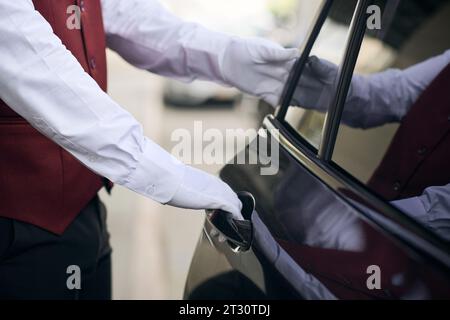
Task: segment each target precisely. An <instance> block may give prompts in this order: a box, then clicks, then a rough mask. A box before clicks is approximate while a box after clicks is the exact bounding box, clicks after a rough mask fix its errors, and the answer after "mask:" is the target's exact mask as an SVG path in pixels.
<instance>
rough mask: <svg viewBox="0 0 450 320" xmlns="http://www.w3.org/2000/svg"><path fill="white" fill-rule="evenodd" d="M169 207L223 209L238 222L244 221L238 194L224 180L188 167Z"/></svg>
mask: <svg viewBox="0 0 450 320" xmlns="http://www.w3.org/2000/svg"><path fill="white" fill-rule="evenodd" d="M167 204H168V205H171V206H174V207H178V208H183V209H196V210H201V209H222V210H224V211H227V212H230V213H231V214H232V215H233V218H234V219H236V220H244V218H243V217H242V214H241V209H242V203H241V201H240V200H239V198H238V197H237V195H236V193H235V192H234V191H233V190H232V189H231V188H230V187H229V186H228V185H227V184H226V183H225V182H223V181H222V180H220V179H219V178H217V177H215V176H213V175H210V174H208V173H206V172H204V171H201V170H198V169H196V168H193V167H189V166H186V171H185V174H184V177H183V180H182V182H181V185H180V186H179V188H178V190H177V192H176V193H175V195H174V197H173V198H172V200H170V201H169V202H168V203H167Z"/></svg>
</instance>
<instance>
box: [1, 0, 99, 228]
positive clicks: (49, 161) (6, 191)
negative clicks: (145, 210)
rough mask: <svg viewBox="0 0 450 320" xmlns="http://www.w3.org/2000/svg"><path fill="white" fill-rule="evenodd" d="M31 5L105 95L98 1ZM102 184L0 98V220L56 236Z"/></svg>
mask: <svg viewBox="0 0 450 320" xmlns="http://www.w3.org/2000/svg"><path fill="white" fill-rule="evenodd" d="M33 3H34V5H35V8H36V10H37V11H39V12H40V13H41V14H42V16H44V18H45V19H46V20H47V21H48V22H49V23H50V25H51V26H52V28H53V31H54V33H55V34H56V35H57V36H58V37H59V38H60V39H61V41H62V42H63V44H64V45H65V46H66V47H67V49H68V50H70V51H71V52H72V54H73V55H74V56H75V57H76V58H77V59H78V61H79V63H80V64H81V65H82V66H83V68H84V70H85V71H86V72H88V73H89V74H90V75H91V76H92V78H94V79H95V80H96V81H97V83H98V84H99V86H100V87H101V88H102V89H103V90H105V91H106V56H105V32H104V29H103V21H102V14H101V6H100V0H33ZM70 5H78V6H79V7H80V8H81V30H78V29H74V30H69V28H67V25H66V22H67V19H68V18H69V14H67V8H68V7H69V6H70ZM61 107H62V108H63V107H64V106H61ZM102 186H103V178H102V177H99V176H98V175H96V174H94V173H93V172H91V171H90V170H88V169H87V168H86V167H84V166H83V165H82V164H81V163H80V162H78V161H77V160H76V159H75V158H74V157H73V156H72V155H70V154H69V153H67V152H66V151H64V150H63V149H62V148H61V147H59V146H57V145H56V144H55V143H53V142H52V141H50V140H49V139H47V138H46V137H44V136H43V135H41V134H40V133H39V132H38V131H36V130H35V129H34V128H32V127H31V126H30V125H29V124H28V123H27V122H26V121H25V120H24V119H23V118H21V117H20V116H19V115H18V114H16V113H15V112H14V111H12V110H11V109H10V108H9V107H8V106H7V105H6V104H5V103H4V102H3V101H1V100H0V216H1V217H7V218H12V219H16V220H20V221H24V222H28V223H31V224H33V225H36V226H39V227H41V228H43V229H46V230H48V231H51V232H54V233H58V234H61V233H63V231H64V230H65V229H66V227H67V226H68V225H69V224H70V223H71V222H72V221H73V220H74V219H75V217H76V216H77V214H78V213H79V212H80V210H81V209H82V208H83V207H84V206H85V205H86V204H87V203H88V202H89V201H90V200H91V199H92V198H93V197H94V196H95V194H96V193H97V192H98V190H99V189H101V187H102Z"/></svg>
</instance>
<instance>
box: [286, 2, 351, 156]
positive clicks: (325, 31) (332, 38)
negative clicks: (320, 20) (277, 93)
mask: <svg viewBox="0 0 450 320" xmlns="http://www.w3.org/2000/svg"><path fill="white" fill-rule="evenodd" d="M356 3H357V1H353V0H352V1H334V2H333V4H332V7H331V9H330V13H329V16H328V18H327V20H326V21H325V23H324V25H323V27H322V29H321V31H320V33H319V36H318V38H317V40H316V42H315V43H314V46H313V48H312V50H311V54H310V55H311V58H310V60H311V61H315V60H316V57H321V58H323V59H326V60H327V61H330V62H332V63H333V64H339V63H341V62H342V60H343V58H344V53H345V49H346V42H347V37H348V33H349V29H350V22H351V20H352V16H353V13H354V10H355V7H356ZM309 65H310V62H308V63H307V66H306V67H305V71H304V72H303V74H302V76H301V79H300V82H299V83H300V85H299V86H298V87H297V90H296V92H295V93H294V95H293V99H292V101H291V103H290V104H291V107H290V108H289V109H288V112H287V115H286V121H287V123H288V124H289V125H290V126H291V127H292V128H293V129H295V130H296V131H297V132H298V133H299V134H300V135H301V136H302V137H303V138H304V139H305V140H306V141H308V142H309V143H310V144H311V145H312V146H313V147H314V148H316V149H318V147H319V144H320V140H321V134H322V128H323V124H324V119H325V117H324V113H323V112H324V111H326V110H327V108H328V104H329V102H330V98H331V97H332V92H333V89H334V83H335V81H336V80H337V78H336V76H337V73H329V74H327V77H326V78H324V77H321V78H322V79H321V80H323V82H322V81H319V82H313V81H310V80H311V77H314V78H316V76H320V75H319V74H312V73H311V72H310V71H311V68H310V67H309ZM323 71H324V72H327V70H323ZM317 110H319V111H321V112H318V111H317Z"/></svg>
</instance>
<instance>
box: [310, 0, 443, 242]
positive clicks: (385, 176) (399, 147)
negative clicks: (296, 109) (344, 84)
mask: <svg viewBox="0 0 450 320" xmlns="http://www.w3.org/2000/svg"><path fill="white" fill-rule="evenodd" d="M439 4H440V5H439ZM417 6H418V5H417V4H416V3H415V2H411V1H400V3H399V4H398V6H397V8H396V11H395V13H394V14H392V16H393V20H392V21H389V22H386V21H383V22H384V23H385V24H384V25H382V32H379V33H377V34H373V33H369V32H368V33H367V34H366V36H365V39H364V42H363V45H362V48H361V51H360V54H359V57H358V62H357V66H356V71H355V75H354V76H353V80H352V84H351V88H350V91H349V94H348V97H347V102H346V105H345V109H344V112H343V118H342V123H341V126H340V129H339V135H338V138H337V142H336V146H335V151H334V154H333V162H334V163H336V164H337V165H339V166H340V167H341V168H343V169H344V170H346V171H347V172H348V173H350V174H351V175H352V176H353V177H355V178H357V179H358V180H359V181H361V182H362V183H364V184H366V185H367V186H368V187H369V188H370V189H371V190H372V191H374V192H375V193H377V194H378V195H380V196H382V197H383V198H384V199H386V200H388V201H398V200H402V199H411V198H414V201H415V202H414V201H413V202H407V204H406V205H405V204H404V202H402V201H400V202H394V204H396V205H397V206H398V207H400V208H401V209H403V210H404V212H405V213H407V214H408V215H410V216H413V217H414V218H416V219H417V220H419V222H422V223H423V224H424V225H426V226H427V227H429V228H430V229H431V230H433V231H435V232H436V233H438V234H439V235H440V236H442V237H443V238H446V239H449V238H450V233H449V232H450V206H449V205H448V204H449V203H450V200H449V198H450V185H449V184H450V168H449V166H448V163H450V161H449V160H450V159H449V158H445V157H449V156H450V154H449V152H446V151H444V150H446V149H447V150H448V148H449V146H450V142H449V141H448V140H449V138H448V134H446V132H448V122H447V123H445V121H443V119H444V120H445V119H446V118H447V117H448V115H449V114H450V110H449V109H450V106H449V105H448V99H445V98H444V97H445V96H448V92H446V91H444V90H443V87H445V86H446V87H447V88H448V87H449V85H450V70H449V71H448V72H447V74H448V75H447V76H445V75H443V76H442V72H443V70H445V68H446V67H447V66H448V65H449V64H450V51H448V49H449V48H450V37H449V36H448V30H449V28H450V25H449V22H448V21H450V5H449V3H448V2H447V1H441V2H440V1H437V2H436V3H435V10H428V11H426V10H422V11H421V19H416V20H417V21H416V20H415V21H412V22H411V21H409V22H408V23H409V27H408V28H407V29H406V28H405V23H406V22H407V21H408V19H409V15H408V14H407V13H408V12H411V10H415V9H417ZM394 40H395V41H394ZM333 68H336V66H335V65H333V64H330V63H328V62H327V61H322V60H319V61H317V62H316V64H315V65H314V69H326V70H328V71H327V72H333V71H332V70H333ZM447 69H448V67H447ZM439 75H440V80H439V81H438V80H437V79H436V78H437V77H438V76H439ZM433 83H434V85H431V84H433ZM430 107H432V108H433V110H432V112H431V109H430ZM445 159H446V160H445ZM442 186H448V187H447V189H446V188H445V187H444V189H442ZM429 187H440V188H439V189H434V190H433V189H431V190H427V193H426V195H425V196H422V197H420V196H421V195H422V194H423V192H424V191H425V190H426V189H427V188H429ZM433 195H434V196H435V198H433ZM415 197H419V198H415ZM424 197H426V198H427V199H425V198H424ZM446 199H447V200H446ZM445 201H447V203H443V202H445ZM414 203H415V204H416V205H415V206H414ZM424 207H425V209H424ZM437 207H440V208H441V209H440V210H438V209H436V208H437ZM433 208H434V209H433ZM433 210H435V211H433ZM436 210H437V211H436ZM422 211H423V212H422ZM445 212H447V215H445ZM433 217H434V218H433ZM433 219H434V220H433ZM438 220H439V221H438Z"/></svg>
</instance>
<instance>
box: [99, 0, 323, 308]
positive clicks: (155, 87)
mask: <svg viewBox="0 0 450 320" xmlns="http://www.w3.org/2000/svg"><path fill="white" fill-rule="evenodd" d="M161 2H162V3H164V4H165V5H166V6H167V7H168V8H169V9H170V10H171V11H173V12H175V13H176V14H177V15H179V16H180V17H182V18H184V19H186V20H190V21H196V22H199V23H201V24H203V25H205V26H207V27H209V28H211V29H213V30H217V31H222V32H227V33H233V34H237V35H241V36H261V37H265V38H270V39H272V40H274V41H277V42H279V43H280V44H282V45H286V46H287V45H290V46H298V45H299V44H300V43H301V42H302V40H303V38H304V37H305V35H306V31H307V28H308V26H309V24H310V22H311V20H312V19H313V18H314V16H313V13H314V12H315V11H316V7H317V5H318V3H319V1H317V3H316V1H310V0H277V1H275V0H245V1H241V0H227V1H214V2H212V1H208V0H161ZM299 12H301V15H300V14H298V13H299ZM108 63H109V65H108V67H109V93H110V95H111V96H112V97H113V99H115V100H116V101H117V102H118V103H120V104H121V105H122V106H123V107H124V108H126V109H127V110H128V111H130V112H131V113H132V114H133V115H134V116H135V117H136V118H137V119H138V120H139V121H140V122H141V123H142V124H143V126H144V130H145V133H146V135H147V136H148V137H151V138H152V139H153V140H154V141H156V142H157V143H159V144H160V145H162V146H163V147H164V148H165V149H166V150H169V151H170V150H171V149H172V148H173V146H174V143H173V142H171V140H170V136H171V133H172V132H173V130H175V129H179V128H183V129H187V130H190V131H192V130H193V126H194V122H195V121H199V120H202V121H203V127H204V129H205V130H206V129H208V128H216V129H219V130H222V131H223V132H224V131H225V129H232V128H242V129H248V128H257V127H259V125H260V123H261V120H262V118H263V116H264V115H265V114H267V113H269V112H272V111H273V110H272V109H271V108H270V107H268V106H267V105H264V104H261V103H259V102H258V101H257V100H255V99H254V98H251V97H242V96H241V95H240V94H239V92H237V91H236V90H234V89H230V88H223V87H220V86H217V85H214V84H210V83H205V82H194V83H192V84H183V83H179V82H176V81H172V80H168V79H164V78H162V77H158V76H155V75H152V74H150V73H149V72H146V71H140V70H137V69H136V68H133V67H131V66H130V65H128V64H127V63H126V62H124V61H123V60H122V59H121V58H120V57H119V56H118V55H116V54H115V53H113V52H111V51H109V52H108ZM230 156H232V155H230ZM200 168H201V169H203V170H205V171H208V172H210V173H216V172H217V171H218V170H219V169H220V166H215V165H212V166H206V165H205V166H200ZM101 197H102V199H103V201H104V202H105V203H106V206H107V207H108V212H109V218H108V220H109V229H110V233H111V242H112V246H113V250H114V251H113V259H114V260H113V261H114V262H113V292H114V293H113V294H114V299H180V298H182V295H183V290H184V282H185V279H186V276H187V272H188V270H189V264H190V260H191V258H192V255H193V252H194V249H195V246H196V243H197V240H198V238H199V235H200V231H201V228H202V224H203V219H204V215H203V212H195V211H188V210H180V209H176V208H171V207H168V206H162V205H159V204H157V203H155V202H153V201H151V200H149V199H146V198H144V197H142V196H138V195H137V194H134V193H132V192H131V191H128V190H126V189H124V188H121V187H119V186H116V187H115V188H114V190H113V196H112V197H111V196H108V195H107V194H106V193H104V192H103V193H102V194H101Z"/></svg>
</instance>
